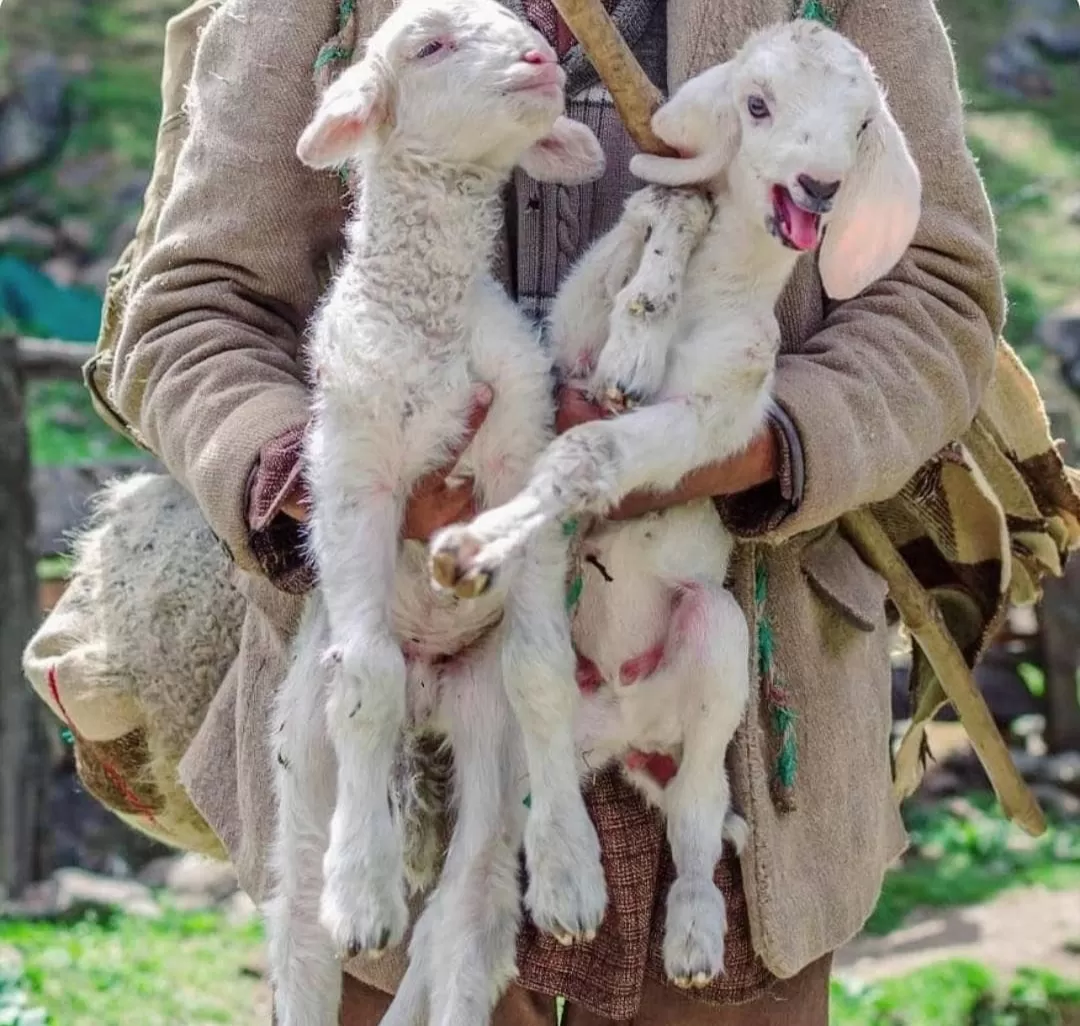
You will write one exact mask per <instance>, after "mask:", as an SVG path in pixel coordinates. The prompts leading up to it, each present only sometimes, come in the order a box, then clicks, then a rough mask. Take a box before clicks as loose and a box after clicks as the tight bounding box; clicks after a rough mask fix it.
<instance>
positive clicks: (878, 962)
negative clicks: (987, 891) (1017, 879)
mask: <svg viewBox="0 0 1080 1026" xmlns="http://www.w3.org/2000/svg"><path fill="white" fill-rule="evenodd" d="M949 959H972V960H974V961H978V962H981V963H983V964H984V965H987V966H989V967H990V968H992V969H995V970H998V971H999V972H1000V973H1001V974H1002V975H1005V976H1008V975H1011V974H1012V973H1013V972H1014V971H1015V970H1017V969H1020V968H1023V967H1038V968H1041V969H1049V970H1051V971H1053V972H1055V973H1058V974H1059V975H1061V976H1064V977H1066V978H1068V979H1075V980H1080V891H1048V890H1044V889H1043V888H1038V887H1032V888H1021V889H1017V890H1015V891H1007V892H1006V893H1004V894H1002V895H1001V896H999V897H998V898H995V899H994V900H993V901H990V902H987V903H986V904H983V905H973V906H970V907H967V908H957V909H944V910H931V909H928V910H925V911H920V912H918V913H916V914H914V915H913V916H912V919H911V922H910V923H908V924H906V925H905V926H903V927H901V928H900V929H898V930H894V931H893V932H892V933H890V934H888V935H887V936H885V937H859V938H856V940H854V941H853V942H852V943H851V944H849V945H848V946H847V947H846V948H845V949H844V950H842V951H840V952H838V954H837V957H836V962H835V966H836V970H835V971H836V973H837V974H838V975H842V976H846V977H850V978H854V979H858V980H860V981H863V982H866V983H871V982H873V981H875V980H881V979H886V978H888V977H892V976H903V975H904V974H905V973H909V972H913V971H914V970H916V969H920V968H923V967H924V966H927V965H930V964H931V963H933V962H941V961H946V960H949Z"/></svg>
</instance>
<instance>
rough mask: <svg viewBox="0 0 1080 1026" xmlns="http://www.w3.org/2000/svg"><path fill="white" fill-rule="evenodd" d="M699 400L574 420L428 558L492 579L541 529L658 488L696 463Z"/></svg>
mask: <svg viewBox="0 0 1080 1026" xmlns="http://www.w3.org/2000/svg"><path fill="white" fill-rule="evenodd" d="M704 440H706V439H705V433H704V431H703V428H702V410H701V405H700V403H699V402H698V401H697V400H695V399H693V398H690V399H686V400H681V399H678V400H677V399H671V400H667V401H665V402H661V403H657V404H656V405H655V406H643V407H641V408H639V409H636V410H632V411H631V412H629V413H625V414H623V415H622V416H620V417H614V418H612V419H610V420H596V421H592V422H591V423H588V424H579V425H578V426H577V427H574V428H571V429H570V430H569V431H567V432H566V433H565V434H563V435H560V436H559V437H558V438H556V439H555V440H554V441H553V442H552V443H551V444H550V445H549V446H548V447H547V449H546V450H545V451H544V452H543V454H542V455H541V456H540V458H539V459H538V460H537V461H536V465H535V467H534V469H533V472H532V474H531V476H530V478H529V482H528V484H527V485H526V486H525V488H523V489H522V490H521V491H520V492H519V493H518V494H517V495H516V496H515V497H514V498H512V499H511V500H510V501H509V502H506V503H504V504H503V505H501V506H497V507H495V508H493V509H489V510H486V511H485V512H483V513H481V514H480V515H479V516H477V517H476V518H475V519H473V520H471V521H470V522H469V523H466V524H456V525H454V526H452V527H448V528H446V529H444V530H443V531H440V532H439V534H438V535H437V536H436V537H435V539H434V540H433V542H432V546H431V551H432V554H433V559H434V558H438V559H439V561H440V562H442V563H444V564H445V565H447V566H449V567H450V568H451V570H450V573H449V574H448V576H452V577H453V578H454V579H455V580H460V581H468V580H483V581H490V580H494V579H495V578H496V576H497V575H498V574H499V572H500V570H501V569H502V568H503V567H504V566H506V565H507V564H508V563H509V562H510V561H511V560H512V559H514V558H515V557H517V556H518V555H520V554H521V553H522V552H524V551H525V549H526V547H527V546H528V545H529V544H531V543H532V541H533V539H535V538H537V537H538V536H539V535H540V533H541V532H545V531H550V530H551V529H552V525H558V523H559V522H560V521H562V520H564V519H566V518H568V517H571V516H576V515H578V514H581V513H596V514H600V515H603V514H604V513H606V512H607V511H608V510H609V509H611V508H612V507H613V506H615V505H617V504H618V503H619V502H620V501H622V499H623V498H625V497H626V496H627V495H628V494H629V493H630V492H632V491H635V490H637V489H639V488H655V489H657V490H660V491H664V490H668V489H671V488H674V487H675V485H676V484H678V482H679V481H680V480H681V479H682V478H683V477H684V476H685V475H686V474H688V473H689V472H690V471H691V470H694V469H695V468H696V467H697V466H699V465H700V463H702V462H704V461H703V460H702V459H701V448H702V443H703V441H704Z"/></svg>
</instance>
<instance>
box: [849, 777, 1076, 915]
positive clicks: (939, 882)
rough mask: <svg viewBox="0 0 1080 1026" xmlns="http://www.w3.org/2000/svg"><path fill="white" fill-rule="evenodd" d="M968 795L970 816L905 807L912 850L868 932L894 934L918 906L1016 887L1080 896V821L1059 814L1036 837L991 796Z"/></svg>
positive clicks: (953, 903)
mask: <svg viewBox="0 0 1080 1026" xmlns="http://www.w3.org/2000/svg"><path fill="white" fill-rule="evenodd" d="M964 802H965V805H966V806H968V807H969V808H970V811H969V812H968V813H966V814H965V815H964V816H957V815H955V814H954V813H953V812H951V811H950V809H949V807H948V806H942V805H936V806H932V807H929V808H927V807H919V806H914V807H910V808H908V809H907V810H905V815H904V818H905V821H906V824H907V827H908V832H909V836H910V838H911V850H910V852H909V854H908V856H907V857H906V858H905V860H904V863H903V865H902V867H901V868H899V869H897V870H895V871H893V872H891V873H889V874H888V876H886V878H885V883H884V886H883V888H882V892H881V897H880V898H879V900H878V904H877V907H876V908H875V910H874V913H873V915H872V916H871V917H870V921H869V922H868V923H867V924H866V932H867V933H871V934H879V935H880V934H885V933H889V932H891V931H892V930H895V929H896V928H897V927H899V926H902V925H903V923H904V921H905V920H906V919H907V917H908V916H909V915H910V914H911V913H912V912H913V911H914V910H915V909H917V908H951V907H957V906H963V905H975V904H978V903H980V902H984V901H988V900H990V899H991V898H993V897H995V896H996V895H998V894H1000V893H1002V892H1003V891H1006V890H1009V889H1011V888H1014V887H1024V886H1035V885H1040V886H1043V887H1047V888H1050V889H1052V890H1063V891H1064V890H1066V889H1069V890H1071V891H1074V892H1076V894H1075V899H1074V900H1077V901H1080V822H1077V821H1076V820H1072V821H1069V822H1054V821H1051V822H1050V824H1049V827H1048V829H1047V831H1046V833H1045V834H1043V835H1042V837H1037V838H1033V837H1029V836H1027V835H1026V834H1025V833H1024V832H1023V831H1022V830H1021V829H1020V828H1019V827H1017V826H1015V825H1014V824H1012V823H1009V822H1008V821H1007V820H1006V819H1005V818H1004V816H1003V815H1002V813H1001V810H1000V808H999V807H998V805H997V803H996V802H995V800H994V799H993V797H992V796H991V795H971V796H969V797H968V798H966V799H965V800H964Z"/></svg>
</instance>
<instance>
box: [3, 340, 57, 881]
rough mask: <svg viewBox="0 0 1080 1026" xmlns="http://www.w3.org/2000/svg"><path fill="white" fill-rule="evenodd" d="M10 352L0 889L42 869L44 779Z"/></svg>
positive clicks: (30, 507)
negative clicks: (29, 665)
mask: <svg viewBox="0 0 1080 1026" xmlns="http://www.w3.org/2000/svg"><path fill="white" fill-rule="evenodd" d="M16 361H17V357H16V347H15V346H14V345H13V344H12V342H11V340H10V339H3V338H0V892H6V893H7V894H8V895H9V896H15V895H18V894H19V893H20V892H21V891H22V890H23V888H25V887H26V885H27V884H29V883H31V882H32V881H33V880H34V879H35V878H36V876H37V873H38V870H39V869H40V852H41V844H42V842H43V840H44V822H45V817H44V803H45V794H46V788H47V786H48V779H49V752H48V748H47V746H46V744H45V734H44V729H43V725H42V716H41V709H42V707H41V702H40V700H39V699H38V697H37V696H36V695H35V694H34V692H33V691H32V690H31V688H30V685H29V684H28V683H27V681H26V678H25V677H24V676H23V672H22V653H23V648H24V647H25V645H26V643H27V642H28V641H29V640H30V636H31V634H32V633H33V631H34V628H35V626H36V625H37V573H36V560H35V558H34V551H33V541H34V503H33V499H32V497H31V488H30V456H29V448H28V445H27V437H26V427H25V422H24V419H23V402H22V380H21V375H20V374H19V371H18V367H17V362H16Z"/></svg>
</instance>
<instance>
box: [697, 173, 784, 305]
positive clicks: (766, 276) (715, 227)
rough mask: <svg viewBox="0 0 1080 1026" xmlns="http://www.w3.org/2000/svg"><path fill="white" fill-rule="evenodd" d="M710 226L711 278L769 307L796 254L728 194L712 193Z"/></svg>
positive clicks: (709, 253)
mask: <svg viewBox="0 0 1080 1026" xmlns="http://www.w3.org/2000/svg"><path fill="white" fill-rule="evenodd" d="M715 203H716V215H715V216H714V217H713V222H712V225H711V226H710V229H709V240H708V241H709V242H711V243H712V244H711V245H709V246H708V257H709V263H710V268H709V274H710V281H711V282H716V284H717V285H718V286H719V288H720V289H722V290H725V291H728V290H730V291H731V292H732V293H733V294H734V295H735V296H736V297H738V298H739V300H740V301H741V302H745V300H746V297H748V296H753V297H755V298H757V299H759V300H760V301H761V302H762V304H763V305H765V306H767V307H768V308H769V309H771V308H772V307H773V306H774V305H775V303H776V301H777V300H778V299H779V298H780V293H781V292H782V291H783V290H784V286H785V285H786V284H787V281H788V279H789V278H790V277H791V273H792V271H793V270H794V269H795V262H796V260H798V258H799V254H798V253H797V252H795V251H794V250H789V249H786V248H784V247H783V246H782V245H781V244H780V243H779V241H778V240H777V239H775V238H773V237H772V236H771V235H770V234H769V233H768V230H767V229H766V227H765V225H764V224H759V223H757V222H755V221H752V220H750V219H749V218H748V217H747V215H746V211H745V210H742V209H740V207H739V205H738V203H737V202H736V201H735V200H734V199H733V198H732V197H730V196H726V195H724V194H723V193H720V194H718V195H716V196H715Z"/></svg>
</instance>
